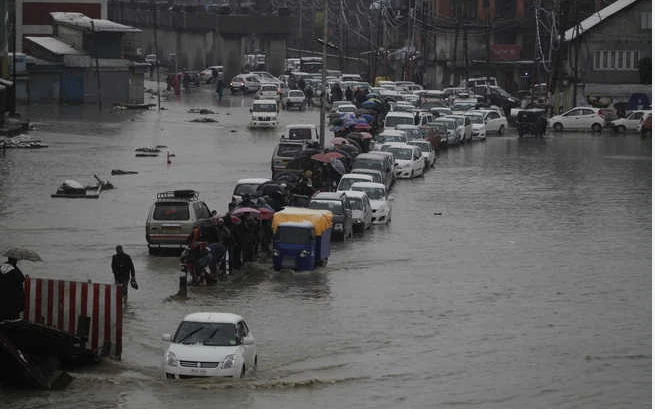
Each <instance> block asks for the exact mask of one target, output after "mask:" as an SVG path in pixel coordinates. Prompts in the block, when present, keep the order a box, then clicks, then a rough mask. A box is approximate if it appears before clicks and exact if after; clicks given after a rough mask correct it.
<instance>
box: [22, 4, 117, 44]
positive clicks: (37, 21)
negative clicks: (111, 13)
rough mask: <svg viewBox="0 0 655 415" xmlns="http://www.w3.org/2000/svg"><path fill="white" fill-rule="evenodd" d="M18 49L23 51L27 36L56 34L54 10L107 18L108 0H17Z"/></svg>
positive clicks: (93, 17)
mask: <svg viewBox="0 0 655 415" xmlns="http://www.w3.org/2000/svg"><path fill="white" fill-rule="evenodd" d="M15 1H16V50H17V51H19V52H22V51H23V42H24V38H25V37H26V36H51V35H53V34H54V32H53V26H52V24H51V20H50V13H52V12H77V13H82V14H84V15H85V16H88V17H90V18H92V19H106V18H107V0H15Z"/></svg>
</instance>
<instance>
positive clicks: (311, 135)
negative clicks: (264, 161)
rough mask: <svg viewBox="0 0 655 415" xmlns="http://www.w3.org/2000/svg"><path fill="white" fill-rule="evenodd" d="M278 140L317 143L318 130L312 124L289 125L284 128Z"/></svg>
mask: <svg viewBox="0 0 655 415" xmlns="http://www.w3.org/2000/svg"><path fill="white" fill-rule="evenodd" d="M280 140H281V141H295V142H300V143H307V144H310V143H318V141H319V138H318V129H317V128H316V125H314V124H290V125H287V126H286V127H285V129H284V133H283V134H282V136H281V137H280Z"/></svg>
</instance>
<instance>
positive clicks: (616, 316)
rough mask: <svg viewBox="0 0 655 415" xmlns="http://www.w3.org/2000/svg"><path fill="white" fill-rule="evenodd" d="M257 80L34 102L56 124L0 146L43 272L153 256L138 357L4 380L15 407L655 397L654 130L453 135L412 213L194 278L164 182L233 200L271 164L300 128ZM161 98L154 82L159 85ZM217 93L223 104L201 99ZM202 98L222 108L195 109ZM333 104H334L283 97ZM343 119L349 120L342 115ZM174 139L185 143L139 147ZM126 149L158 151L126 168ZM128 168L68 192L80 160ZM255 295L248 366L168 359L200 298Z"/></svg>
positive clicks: (222, 203)
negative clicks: (164, 199)
mask: <svg viewBox="0 0 655 415" xmlns="http://www.w3.org/2000/svg"><path fill="white" fill-rule="evenodd" d="M251 100H252V98H251V97H246V98H243V97H241V96H237V97H231V96H230V95H229V94H228V95H227V96H226V99H225V101H224V102H223V103H222V104H221V105H220V106H219V105H217V104H216V103H215V102H214V101H215V98H214V96H213V94H212V93H211V91H210V89H208V88H206V89H202V90H200V91H194V92H192V93H190V94H189V95H187V96H183V97H181V98H180V99H179V100H173V99H172V100H171V101H170V102H169V101H162V106H163V107H165V108H166V110H162V111H161V112H159V113H158V112H157V111H156V109H155V110H149V111H119V112H112V111H111V110H110V109H109V108H104V109H103V112H102V114H100V115H99V114H98V110H97V108H96V107H93V106H87V107H84V108H80V107H75V106H61V107H53V106H47V107H39V106H32V107H30V108H25V109H24V110H23V113H24V114H25V115H26V116H28V117H29V118H30V120H31V121H33V122H34V123H35V125H36V126H37V130H35V131H33V132H32V135H33V136H35V137H38V138H41V139H42V140H43V141H44V142H45V143H47V144H48V145H49V147H48V148H44V149H39V150H11V149H9V150H7V151H6V154H4V155H2V153H0V233H1V234H2V235H3V240H4V241H5V243H7V244H11V245H18V246H23V247H26V248H31V249H34V250H36V251H37V252H39V254H40V255H41V256H42V257H43V259H44V261H43V262H37V263H31V262H22V263H20V264H19V265H20V266H21V268H22V269H23V271H24V272H25V273H27V274H30V275H31V276H33V277H42V278H53V279H54V278H57V279H70V280H78V281H84V280H88V279H90V280H93V281H94V282H108V283H109V282H113V276H112V274H111V268H110V262H111V255H112V254H113V253H114V246H115V245H116V244H122V245H123V246H124V247H125V251H126V252H127V253H128V254H130V255H131V256H132V258H133V260H134V263H135V267H136V277H137V280H138V281H139V285H140V289H139V290H138V291H135V290H131V291H130V298H129V301H128V306H127V311H126V315H125V318H124V330H123V332H124V340H123V345H124V346H123V360H122V361H120V362H117V361H110V360H105V361H103V363H101V364H100V365H99V366H92V367H89V368H85V369H84V370H82V371H75V372H73V373H72V375H73V376H74V380H73V382H72V383H71V385H70V386H69V387H68V388H67V389H65V390H63V391H48V392H41V391H15V390H11V391H10V390H2V391H0V402H1V404H0V406H2V407H9V408H46V407H47V408H69V407H70V408H350V407H353V408H645V407H650V406H651V402H652V396H651V393H652V392H651V391H652V382H651V380H652V352H651V350H652V328H651V327H652V319H651V318H652V276H651V264H652V262H651V253H652V239H651V238H652V174H651V172H652V159H651V153H652V147H651V140H650V139H648V140H640V139H639V136H638V135H636V134H632V135H630V134H628V135H615V134H612V133H610V132H608V131H604V132H603V133H602V135H592V134H591V133H575V134H571V133H565V134H553V133H552V132H551V133H549V135H548V137H547V138H546V139H545V140H537V139H535V138H531V137H528V138H523V139H521V140H519V139H518V137H517V135H516V133H515V132H514V130H510V131H509V132H508V133H506V135H505V136H503V137H496V136H490V137H489V138H488V139H487V141H486V142H474V143H473V144H472V145H465V146H461V147H459V148H454V149H451V150H448V151H445V152H442V153H441V154H440V155H439V158H438V160H437V163H436V165H435V168H434V169H432V170H430V171H428V172H427V173H426V174H425V176H424V177H422V178H418V179H414V180H411V181H409V180H405V181H398V182H397V185H396V186H395V187H394V189H393V191H392V195H393V198H394V199H393V201H392V202H391V204H392V207H393V215H392V218H393V220H392V221H391V223H390V224H389V226H388V227H387V226H378V227H374V229H373V230H372V231H371V232H368V233H366V234H364V235H363V236H362V237H359V238H355V240H354V241H351V242H346V243H334V244H333V245H332V248H333V249H332V255H331V257H330V261H329V264H328V266H327V267H325V268H320V269H318V270H317V271H315V272H310V273H294V272H290V271H285V272H279V273H277V272H274V271H273V268H272V264H271V263H269V262H261V263H256V264H248V265H247V266H246V267H245V268H244V269H242V270H240V271H239V272H238V273H237V274H235V275H234V276H233V277H232V278H231V279H230V280H229V281H227V282H221V283H219V284H218V285H217V286H212V287H190V289H189V291H190V292H189V298H188V299H187V300H186V301H173V300H168V299H167V298H168V297H169V296H171V295H173V294H175V293H176V292H177V289H178V259H177V257H174V256H170V257H166V256H149V255H148V250H147V245H146V241H145V220H146V213H147V210H148V208H149V206H150V205H151V203H152V202H153V197H154V195H155V193H157V192H162V191H166V190H173V189H194V190H196V191H198V192H199V194H200V198H201V199H202V200H204V201H206V202H207V204H208V206H209V207H210V208H211V209H216V210H218V211H219V212H225V211H226V209H227V204H228V202H229V200H230V196H231V192H232V189H233V187H234V185H235V183H236V181H237V180H238V179H241V178H247V177H270V160H271V154H272V151H273V148H274V146H275V144H276V142H277V141H278V140H279V137H280V134H281V129H278V130H269V131H250V130H248V128H247V127H246V126H247V123H248V120H249V116H250V114H249V112H248V106H249V103H250V102H251ZM151 102H154V101H151ZM191 108H211V109H213V110H215V111H218V114H217V115H199V114H190V113H188V110H189V109H191ZM199 116H203V117H204V116H207V117H212V118H215V119H216V120H217V121H218V122H216V123H193V122H189V120H191V119H193V118H197V117H199ZM280 122H281V124H282V125H286V124H290V123H298V122H311V123H315V124H317V125H318V124H319V112H318V109H314V110H312V111H307V112H288V111H283V112H281V117H280ZM327 137H328V138H330V137H332V134H331V133H327ZM154 145H165V146H168V151H170V152H172V153H174V154H175V157H173V158H172V163H171V164H170V165H167V163H166V156H165V155H162V156H160V157H146V158H137V157H135V156H134V149H135V148H137V147H143V146H154ZM112 169H123V170H134V171H138V174H136V175H125V176H112V177H110V176H109V174H110V171H111V170H112ZM93 174H97V175H98V176H100V177H101V178H108V179H110V181H111V182H112V183H113V184H114V185H115V187H116V188H115V189H113V190H109V191H106V192H103V193H102V194H101V196H100V198H99V199H98V200H75V199H54V198H51V197H50V194H51V193H54V192H55V190H56V188H57V186H59V184H61V183H62V182H63V181H64V180H66V179H74V180H78V181H79V182H81V183H82V184H91V183H95V180H94V178H93ZM195 311H227V312H235V313H237V314H241V315H242V316H244V317H245V319H246V320H247V322H248V325H249V326H250V328H251V329H252V331H253V333H254V335H255V338H256V341H257V351H258V355H259V368H258V370H257V373H256V375H254V376H249V377H247V378H245V379H243V380H240V381H232V380H220V379H218V380H217V379H194V380H189V381H170V380H168V381H167V380H164V379H162V378H161V375H160V364H161V358H162V355H163V352H164V350H165V347H166V343H165V342H163V341H162V340H161V335H162V334H163V333H168V332H172V331H174V329H175V328H176V326H177V324H178V322H179V321H180V320H181V319H182V318H183V317H184V315H186V314H188V313H191V312H195Z"/></svg>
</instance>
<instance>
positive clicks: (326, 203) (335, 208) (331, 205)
mask: <svg viewBox="0 0 655 415" xmlns="http://www.w3.org/2000/svg"><path fill="white" fill-rule="evenodd" d="M309 208H310V209H325V210H329V211H331V212H332V213H334V214H335V215H342V214H343V205H342V203H341V201H340V200H327V199H325V200H322V199H314V200H310V201H309Z"/></svg>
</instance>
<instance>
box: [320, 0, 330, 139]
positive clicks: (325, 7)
mask: <svg viewBox="0 0 655 415" xmlns="http://www.w3.org/2000/svg"><path fill="white" fill-rule="evenodd" d="M327 37H328V0H323V73H322V74H321V124H320V125H321V127H320V128H321V130H320V131H319V133H320V137H319V143H320V145H321V149H322V148H325V97H326V95H327V94H326V93H325V85H326V84H327Z"/></svg>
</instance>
